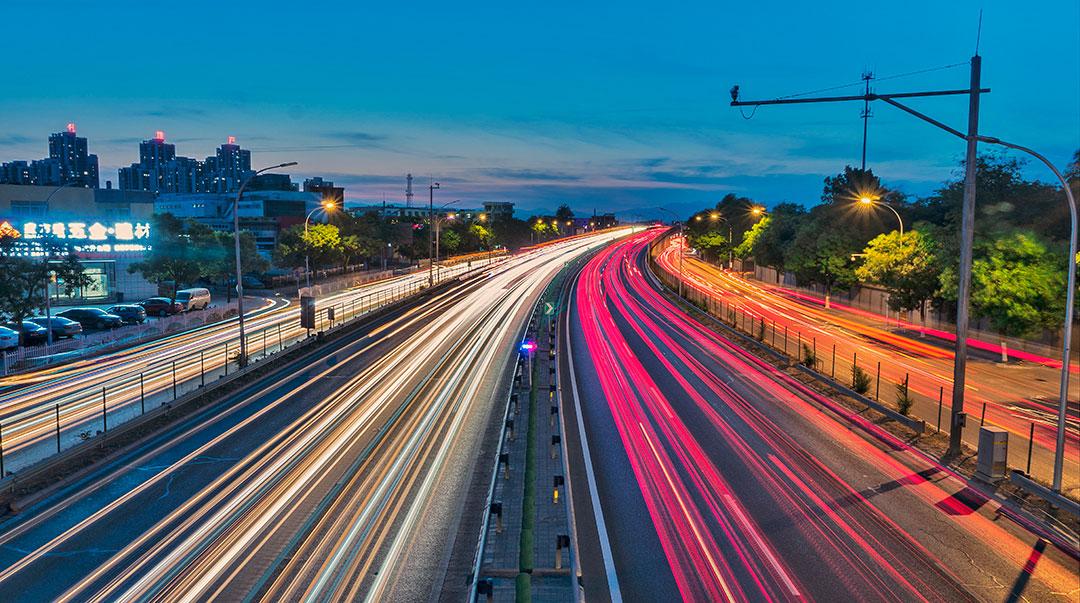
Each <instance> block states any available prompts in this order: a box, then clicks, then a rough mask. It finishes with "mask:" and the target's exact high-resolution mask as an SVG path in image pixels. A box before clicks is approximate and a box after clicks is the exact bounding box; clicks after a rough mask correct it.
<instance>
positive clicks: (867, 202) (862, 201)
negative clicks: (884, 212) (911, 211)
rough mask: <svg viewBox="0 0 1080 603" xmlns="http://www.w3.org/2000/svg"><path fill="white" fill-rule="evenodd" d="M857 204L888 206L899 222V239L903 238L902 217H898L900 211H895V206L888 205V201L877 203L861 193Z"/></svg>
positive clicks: (872, 198)
mask: <svg viewBox="0 0 1080 603" xmlns="http://www.w3.org/2000/svg"><path fill="white" fill-rule="evenodd" d="M859 204H860V205H865V206H866V207H876V206H884V207H888V208H889V210H890V211H892V213H893V214H895V215H896V221H897V222H899V223H900V240H901V241H902V240H903V239H904V219H903V218H901V217H900V212H898V211H896V208H895V207H893V206H891V205H889V204H888V203H877V199H875V198H874V197H871V196H869V195H863V196H861V197H859Z"/></svg>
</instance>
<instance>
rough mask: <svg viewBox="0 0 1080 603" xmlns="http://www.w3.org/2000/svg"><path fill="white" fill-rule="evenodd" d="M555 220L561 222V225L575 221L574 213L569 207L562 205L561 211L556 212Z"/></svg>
mask: <svg viewBox="0 0 1080 603" xmlns="http://www.w3.org/2000/svg"><path fill="white" fill-rule="evenodd" d="M555 219H556V220H558V221H559V224H564V223H566V222H569V221H571V220H573V219H574V212H573V211H571V209H570V206H569V205H560V206H559V209H556V210H555Z"/></svg>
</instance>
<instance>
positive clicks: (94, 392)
mask: <svg viewBox="0 0 1080 603" xmlns="http://www.w3.org/2000/svg"><path fill="white" fill-rule="evenodd" d="M456 276H457V275H454V277H448V278H455V277H456ZM424 289H426V282H424V283H422V282H419V281H417V282H414V283H402V284H401V285H400V286H398V287H396V288H394V289H391V290H387V291H376V292H372V293H369V294H366V295H361V296H358V297H355V298H353V299H351V300H342V301H340V302H338V303H335V304H328V305H326V306H322V307H320V308H319V309H318V312H317V315H316V316H317V323H316V327H317V328H316V329H315V330H316V331H319V330H322V329H327V328H331V329H333V328H336V327H339V326H342V325H344V324H346V323H349V322H352V321H354V320H357V319H359V318H361V317H364V316H366V315H367V314H369V313H371V312H372V311H375V310H378V309H380V308H382V307H385V306H387V305H389V304H392V303H395V302H397V301H400V300H402V299H405V298H407V297H411V296H413V295H416V294H417V293H418V292H420V291H422V290H424ZM330 309H333V319H332V320H331V318H330V315H331V312H330V311H329V310H330ZM309 337H310V334H309V333H308V331H307V330H306V329H303V328H301V327H300V325H299V320H297V321H295V322H293V323H289V324H287V325H286V324H283V323H282V322H278V323H276V324H273V325H269V326H266V327H264V328H261V329H252V330H250V331H248V333H247V336H246V340H247V344H248V363H247V364H248V365H249V366H251V365H255V364H260V363H261V362H262V361H264V360H266V359H267V358H269V357H271V356H273V355H275V354H277V353H279V352H281V351H283V350H286V349H289V348H290V347H292V346H293V345H294V344H296V343H297V342H301V341H303V340H305V339H307V338H309ZM238 348H239V344H238V342H236V341H233V340H227V341H224V342H220V343H215V344H214V345H212V346H199V347H198V349H191V350H181V351H178V353H177V354H176V355H175V357H172V358H167V359H164V360H160V361H157V362H153V363H148V364H145V365H142V366H139V367H138V368H136V369H134V370H131V371H129V372H126V373H123V374H120V375H117V376H115V377H112V378H110V379H108V380H105V381H103V382H100V383H96V384H94V385H93V387H92V388H85V387H84V388H81V389H79V390H76V391H73V392H70V393H65V394H61V395H59V396H57V398H56V400H55V402H52V403H51V404H49V405H48V406H45V407H39V408H38V409H36V410H34V411H31V412H26V413H15V414H14V416H11V417H8V418H6V419H5V420H4V421H3V422H0V478H2V477H4V476H6V475H7V474H8V473H10V472H12V471H18V470H20V469H23V468H26V467H29V466H31V465H34V464H36V463H39V462H41V461H43V460H45V459H47V458H49V457H51V456H53V455H55V454H59V453H60V452H63V451H65V450H67V449H70V448H73V447H75V446H78V445H80V444H82V443H83V442H86V441H87V440H90V439H92V438H94V437H95V436H96V435H97V434H107V433H108V432H109V428H110V426H112V427H115V426H117V425H119V424H121V423H125V422H127V421H130V420H132V419H134V418H137V417H139V416H142V415H144V414H146V413H147V412H148V411H149V410H153V409H156V408H159V407H161V406H166V405H169V404H173V403H175V402H176V401H177V400H178V399H180V398H181V397H183V396H184V395H186V394H188V393H190V392H193V391H197V390H199V389H201V388H203V387H205V386H206V385H207V384H208V383H211V382H214V381H217V380H218V379H222V378H226V377H228V376H229V375H230V374H234V373H236V372H237V371H239V370H240V369H241V367H240V364H239V362H238V360H239V359H238V355H239V350H238ZM52 443H55V447H54V448H51V445H52ZM46 448H50V449H49V450H46Z"/></svg>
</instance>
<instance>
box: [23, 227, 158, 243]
mask: <svg viewBox="0 0 1080 603" xmlns="http://www.w3.org/2000/svg"><path fill="white" fill-rule="evenodd" d="M20 232H21V233H22V236H23V238H26V239H39V238H42V237H53V238H56V239H64V240H72V241H108V242H113V241H144V240H146V239H149V238H150V224H149V223H147V222H114V223H112V224H102V223H101V222H93V223H89V222H26V223H24V224H23V225H22V228H21V229H20Z"/></svg>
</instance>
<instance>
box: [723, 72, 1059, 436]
mask: <svg viewBox="0 0 1080 603" xmlns="http://www.w3.org/2000/svg"><path fill="white" fill-rule="evenodd" d="M981 69H982V57H980V56H979V55H978V54H975V56H973V57H971V79H970V85H969V86H968V87H967V88H964V89H959V90H931V91H920V92H900V93H893V94H877V93H873V92H870V91H869V86H870V80H869V79H867V78H866V77H864V79H866V87H865V91H864V93H863V94H861V95H852V96H824V97H814V98H778V99H774V100H760V101H740V100H739V87H738V86H734V87H732V88H731V106H733V107H745V106H752V107H760V106H764V105H793V104H807V103H832V102H846V101H862V102H863V106H864V107H865V108H867V109H869V104H870V101H875V100H881V101H885V102H886V103H888V104H890V105H892V106H894V107H896V108H898V109H901V110H902V111H905V112H907V113H909V114H911V115H914V116H915V117H918V118H919V119H921V120H923V121H925V122H928V123H930V124H932V125H934V126H937V127H938V128H941V129H942V130H945V131H946V132H949V133H950V134H953V135H955V136H959V137H960V138H963V139H964V140H965V141H967V154H966V158H965V166H964V167H965V170H964V200H963V208H962V213H961V222H960V245H961V248H960V266H959V268H960V283H959V288H958V291H957V300H956V354H955V359H954V363H953V394H952V411H951V412H952V417H951V421H950V424H949V425H950V426H949V450H948V452H947V453H946V454H947V455H955V454H957V453H959V452H960V444H961V442H962V441H963V428H964V423H965V417H966V415H965V414H964V381H965V379H964V377H965V371H966V369H967V338H968V337H967V336H968V323H969V312H968V304H969V301H970V298H971V255H972V253H971V249H972V243H973V241H974V235H975V233H974V228H975V168H976V163H977V161H976V153H977V150H978V149H977V146H978V141H979V140H983V141H984V142H986V141H988V140H987V139H986V138H985V137H980V136H979V96H980V95H981V94H983V93H988V92H990V89H989V88H981V87H980V84H981V78H980V74H981ZM962 94H966V95H967V96H968V131H967V134H964V133H962V132H960V131H958V130H956V129H954V128H951V127H949V126H947V125H945V124H943V123H941V122H940V121H937V120H936V119H934V118H932V117H929V116H926V115H924V114H922V113H920V112H919V111H916V110H915V109H912V108H910V107H908V106H906V105H904V104H902V103H901V102H899V101H898V100H896V99H900V98H904V99H906V98H921V97H930V96H954V95H962ZM865 119H866V118H864V123H865ZM864 127H865V126H864ZM1067 368H1068V367H1066V369H1067Z"/></svg>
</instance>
